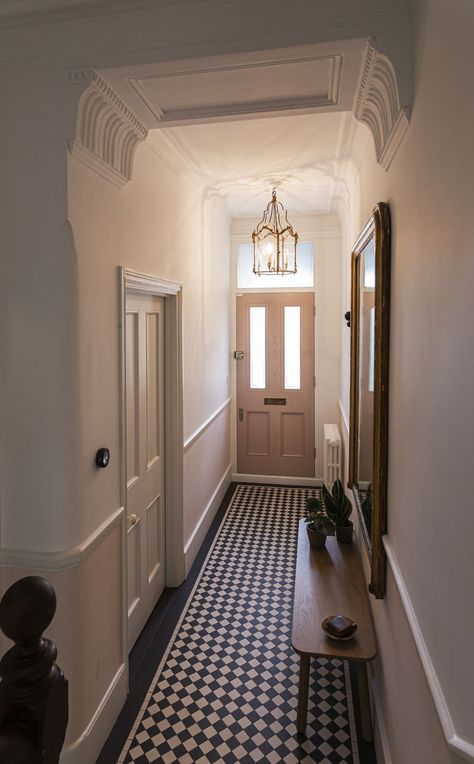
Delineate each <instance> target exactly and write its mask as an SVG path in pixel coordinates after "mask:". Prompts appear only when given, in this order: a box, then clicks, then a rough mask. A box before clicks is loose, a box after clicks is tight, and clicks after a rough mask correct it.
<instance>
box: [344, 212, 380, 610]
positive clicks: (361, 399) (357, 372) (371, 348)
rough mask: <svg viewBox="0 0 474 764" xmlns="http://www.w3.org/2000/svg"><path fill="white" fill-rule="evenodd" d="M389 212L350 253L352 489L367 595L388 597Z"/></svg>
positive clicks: (374, 218)
mask: <svg viewBox="0 0 474 764" xmlns="http://www.w3.org/2000/svg"><path fill="white" fill-rule="evenodd" d="M389 322H390V212H389V208H388V205H387V204H386V203H385V202H380V204H378V205H377V206H376V207H375V209H374V210H373V212H372V214H371V216H370V218H369V219H368V221H367V223H366V224H365V226H364V227H363V229H362V231H361V232H360V234H359V236H358V238H357V240H356V242H355V244H354V247H353V250H352V276H351V384H350V433H349V435H350V437H349V487H350V488H351V489H352V491H353V494H354V499H355V504H356V507H357V511H358V514H359V524H360V527H361V529H362V534H363V536H364V541H365V545H366V548H367V553H368V555H369V560H370V582H369V591H370V592H371V593H372V594H373V595H374V597H376V598H377V599H381V598H383V597H384V594H385V569H386V556H385V549H384V545H383V540H382V536H383V535H384V533H386V532H387V465H388V373H389Z"/></svg>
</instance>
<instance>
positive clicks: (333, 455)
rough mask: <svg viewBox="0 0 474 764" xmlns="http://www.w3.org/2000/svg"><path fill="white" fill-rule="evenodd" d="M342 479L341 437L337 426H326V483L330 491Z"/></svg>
mask: <svg viewBox="0 0 474 764" xmlns="http://www.w3.org/2000/svg"><path fill="white" fill-rule="evenodd" d="M337 478H339V479H340V478H341V436H340V435H339V428H338V426H337V424H325V425H324V482H325V483H326V485H327V487H328V488H329V489H330V488H331V486H332V484H333V483H334V481H335V480H337Z"/></svg>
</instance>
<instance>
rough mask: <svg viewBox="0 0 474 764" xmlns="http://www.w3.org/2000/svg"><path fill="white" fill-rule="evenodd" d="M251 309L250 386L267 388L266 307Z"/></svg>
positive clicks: (259, 388) (261, 388)
mask: <svg viewBox="0 0 474 764" xmlns="http://www.w3.org/2000/svg"><path fill="white" fill-rule="evenodd" d="M249 310H250V387H251V389H252V390H263V389H264V388H265V329H266V327H265V314H266V308H265V307H261V306H258V307H252V308H249Z"/></svg>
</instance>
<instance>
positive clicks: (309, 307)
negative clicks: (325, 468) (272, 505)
mask: <svg viewBox="0 0 474 764" xmlns="http://www.w3.org/2000/svg"><path fill="white" fill-rule="evenodd" d="M237 348H238V349H239V350H242V351H243V353H244V356H243V358H242V360H238V361H237V408H238V410H239V412H240V410H242V414H243V415H240V416H239V417H238V420H237V469H238V471H239V472H241V473H244V474H254V475H255V474H257V475H258V474H260V475H283V476H284V475H288V476H295V477H314V443H315V438H314V294H312V293H298V294H296V293H292V294H288V293H268V294H244V295H239V296H238V297H237Z"/></svg>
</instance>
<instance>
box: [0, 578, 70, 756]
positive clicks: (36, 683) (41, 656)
mask: <svg viewBox="0 0 474 764" xmlns="http://www.w3.org/2000/svg"><path fill="white" fill-rule="evenodd" d="M55 610H56V594H55V592H54V589H53V587H52V586H51V584H50V583H49V582H48V581H46V580H45V579H44V578H40V577H39V576H28V577H27V578H22V579H20V580H19V581H16V583H14V584H13V585H12V586H11V587H10V588H9V589H8V591H7V592H6V593H5V594H4V596H3V598H2V600H1V602H0V628H1V629H2V631H3V633H4V634H5V635H6V636H7V637H8V638H9V639H11V640H13V642H15V645H14V646H13V647H12V648H11V649H10V650H8V652H7V653H5V655H4V656H3V658H2V659H1V660H0V678H1V682H0V762H5V764H6V763H7V762H8V764H58V761H59V755H60V753H61V748H62V746H63V743H64V737H65V734H66V727H67V721H68V688H67V680H66V679H65V678H64V674H63V672H62V671H61V669H60V668H59V667H58V666H57V665H56V663H55V660H56V655H57V650H56V645H55V644H54V643H53V642H51V640H49V639H45V638H44V637H43V636H42V635H43V632H44V631H45V629H47V628H48V626H49V624H50V623H51V621H52V620H53V616H54V613H55Z"/></svg>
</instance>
